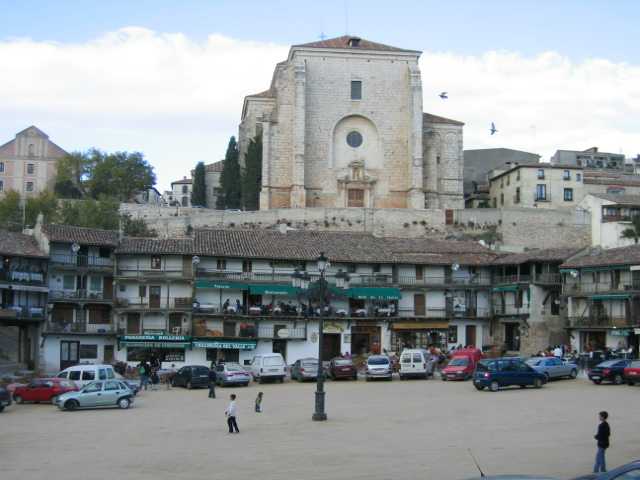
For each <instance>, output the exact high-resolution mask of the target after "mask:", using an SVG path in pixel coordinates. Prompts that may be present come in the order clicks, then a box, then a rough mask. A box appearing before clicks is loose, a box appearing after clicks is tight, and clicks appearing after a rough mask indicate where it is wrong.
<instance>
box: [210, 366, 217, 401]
mask: <svg viewBox="0 0 640 480" xmlns="http://www.w3.org/2000/svg"><path fill="white" fill-rule="evenodd" d="M216 378H217V377H216V364H215V363H213V362H212V364H211V368H210V369H209V398H216Z"/></svg>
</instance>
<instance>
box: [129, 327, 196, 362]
mask: <svg viewBox="0 0 640 480" xmlns="http://www.w3.org/2000/svg"><path fill="white" fill-rule="evenodd" d="M189 349H191V337H188V336H185V335H161V334H154V335H123V336H120V337H118V353H119V355H118V359H119V360H123V361H127V362H129V363H138V362H140V361H142V360H150V359H152V358H157V359H159V360H160V361H161V362H168V363H184V362H185V357H186V351H187V350H189Z"/></svg>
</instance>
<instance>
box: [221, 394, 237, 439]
mask: <svg viewBox="0 0 640 480" xmlns="http://www.w3.org/2000/svg"><path fill="white" fill-rule="evenodd" d="M229 398H230V400H231V401H230V402H229V406H228V407H227V410H226V411H225V412H224V414H225V415H226V416H227V425H228V426H229V433H234V430H235V433H240V430H238V422H237V421H236V417H237V415H238V412H237V410H236V395H235V394H234V393H232V394H231V396H230V397H229Z"/></svg>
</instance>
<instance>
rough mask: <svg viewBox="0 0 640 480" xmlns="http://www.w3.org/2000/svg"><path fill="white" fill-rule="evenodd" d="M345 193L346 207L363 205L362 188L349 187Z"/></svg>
mask: <svg viewBox="0 0 640 480" xmlns="http://www.w3.org/2000/svg"><path fill="white" fill-rule="evenodd" d="M347 195H348V200H347V207H364V190H359V189H356V188H350V189H349V190H348V191H347Z"/></svg>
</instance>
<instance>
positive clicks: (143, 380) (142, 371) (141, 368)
mask: <svg viewBox="0 0 640 480" xmlns="http://www.w3.org/2000/svg"><path fill="white" fill-rule="evenodd" d="M138 375H140V390H142V389H143V388H144V389H145V390H146V389H147V385H148V384H149V374H148V373H147V367H146V364H145V362H144V361H142V362H140V363H139V364H138Z"/></svg>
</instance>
